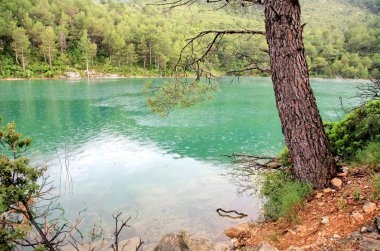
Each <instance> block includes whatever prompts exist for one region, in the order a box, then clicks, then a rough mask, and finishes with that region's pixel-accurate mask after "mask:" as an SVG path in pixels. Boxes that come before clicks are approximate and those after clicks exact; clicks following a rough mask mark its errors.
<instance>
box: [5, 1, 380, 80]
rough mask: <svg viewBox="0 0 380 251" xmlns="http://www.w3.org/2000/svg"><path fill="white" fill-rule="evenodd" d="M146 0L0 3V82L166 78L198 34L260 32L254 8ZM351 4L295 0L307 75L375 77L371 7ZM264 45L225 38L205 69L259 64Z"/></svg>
mask: <svg viewBox="0 0 380 251" xmlns="http://www.w3.org/2000/svg"><path fill="white" fill-rule="evenodd" d="M148 2H154V1H153V0H152V1H127V2H124V1H123V2H120V1H116V0H101V1H96V0H65V1H61V0H12V1H1V2H0V77H1V78H8V77H53V76H58V75H60V74H63V73H64V72H66V71H69V70H83V69H85V68H86V62H87V63H88V64H89V67H90V69H94V70H96V71H98V72H109V73H119V74H125V75H168V74H170V72H171V70H172V67H173V66H174V65H175V63H176V60H177V58H178V56H179V52H180V50H181V48H182V47H183V46H184V45H185V43H186V41H185V40H186V38H189V37H192V36H194V35H196V34H197V32H199V31H202V30H207V29H217V28H218V29H222V28H224V29H227V28H228V29H260V28H261V29H264V28H263V26H264V23H263V16H262V11H261V10H257V9H251V8H243V7H236V8H229V9H223V10H215V9H213V8H215V6H213V5H202V6H199V5H193V6H192V7H191V8H189V7H181V8H178V9H176V11H173V12H163V10H162V8H161V7H158V6H153V5H147V3H148ZM358 2H360V1H350V0H347V1H346V0H334V1H326V0H315V1H313V0H304V1H303V2H302V8H303V21H304V22H305V23H306V26H305V29H304V38H305V47H306V53H307V55H308V58H307V60H308V62H309V68H310V70H311V74H312V76H319V77H344V78H368V77H376V76H378V75H379V74H380V43H379V41H380V17H379V15H378V8H377V7H378V6H377V7H376V3H377V2H376V1H375V2H374V3H375V5H373V6H372V7H371V5H368V4H367V5H365V4H358ZM363 3H364V2H363ZM376 8H377V9H376ZM203 42H204V43H205V44H206V43H207V41H203ZM265 48H266V42H265V38H264V37H263V38H250V37H228V36H226V37H225V38H224V39H223V41H222V43H221V44H220V50H219V52H218V53H217V54H216V56H214V57H213V58H211V59H209V60H208V62H207V64H208V67H209V68H210V70H213V71H217V72H221V73H222V72H225V71H226V70H234V69H239V68H242V67H244V66H245V65H247V64H248V62H249V61H252V60H256V61H257V62H259V63H260V64H262V65H264V66H265V65H266V64H268V57H267V55H266V54H265V53H264V52H263V51H265ZM82 72H83V71H82ZM249 74H252V75H259V74H261V73H259V72H256V71H252V72H249Z"/></svg>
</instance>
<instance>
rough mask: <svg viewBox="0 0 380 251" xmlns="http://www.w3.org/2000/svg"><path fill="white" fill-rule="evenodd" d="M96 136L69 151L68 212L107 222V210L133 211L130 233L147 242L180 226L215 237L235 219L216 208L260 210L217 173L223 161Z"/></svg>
mask: <svg viewBox="0 0 380 251" xmlns="http://www.w3.org/2000/svg"><path fill="white" fill-rule="evenodd" d="M100 138H101V141H102V143H101V144H98V143H97V141H96V140H94V141H89V142H87V143H85V144H84V145H83V146H82V147H81V148H80V149H78V150H77V151H75V152H72V153H71V154H70V157H69V158H70V172H71V177H72V180H73V181H74V184H73V185H74V195H73V196H72V197H70V196H69V195H65V196H64V197H63V204H64V205H70V207H69V208H67V209H66V210H67V212H68V213H69V215H72V216H74V215H75V213H76V212H77V211H79V210H81V209H83V208H84V207H86V208H87V209H88V210H90V211H95V212H97V213H98V214H100V215H101V216H102V218H103V221H104V222H105V223H107V224H111V223H112V222H111V221H108V222H107V219H109V220H110V218H111V217H110V212H116V211H119V210H123V211H124V212H129V213H130V214H131V215H132V216H134V213H135V212H137V213H138V217H137V219H135V220H134V222H133V223H132V225H133V227H132V229H130V230H129V231H130V232H131V233H130V234H131V236H141V237H142V238H143V240H146V242H147V243H148V244H149V243H152V242H153V243H157V242H158V240H159V237H160V236H162V235H164V234H165V233H169V232H178V231H180V230H183V229H186V230H189V231H192V232H196V233H199V234H202V235H205V236H208V237H210V238H214V239H215V238H219V237H220V236H219V237H218V234H219V233H220V232H221V231H222V230H223V229H224V228H225V227H227V226H228V225H230V224H231V223H233V222H238V221H237V220H229V219H227V218H221V217H219V216H218V215H217V213H216V212H215V210H216V209H217V208H219V207H221V208H226V209H235V210H237V211H240V212H246V213H249V215H250V217H249V220H254V219H256V218H257V217H258V216H259V215H260V214H259V211H260V207H261V203H260V200H259V199H252V198H249V197H248V196H246V195H245V194H243V195H240V196H237V190H236V187H234V186H231V183H230V182H229V180H228V179H226V178H225V177H224V176H221V175H220V174H221V173H224V172H225V170H226V169H228V168H229V167H228V166H227V165H217V164H214V163H207V162H204V161H199V160H194V159H192V158H188V157H184V158H179V155H176V154H170V153H166V152H165V151H163V150H161V149H160V148H159V147H157V146H156V145H155V144H154V143H141V142H137V141H135V140H131V139H128V138H126V137H124V136H119V135H101V137H100ZM48 164H49V165H50V166H57V164H58V163H54V161H53V162H50V163H48ZM244 220H247V218H245V219H244Z"/></svg>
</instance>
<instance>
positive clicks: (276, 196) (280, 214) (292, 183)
mask: <svg viewBox="0 0 380 251" xmlns="http://www.w3.org/2000/svg"><path fill="white" fill-rule="evenodd" d="M311 191H312V187H311V186H310V185H309V184H305V183H302V182H300V181H297V180H294V179H292V178H290V177H288V176H286V175H285V173H284V172H282V171H276V172H274V173H267V174H265V175H264V184H263V186H262V188H261V195H262V196H265V197H266V198H267V199H268V201H267V203H266V204H265V206H264V213H265V217H266V218H267V219H268V220H278V219H279V218H286V219H289V220H291V221H296V220H297V211H298V210H297V209H299V208H300V207H301V206H302V204H303V203H304V201H305V199H306V198H307V197H308V196H309V195H310V193H311Z"/></svg>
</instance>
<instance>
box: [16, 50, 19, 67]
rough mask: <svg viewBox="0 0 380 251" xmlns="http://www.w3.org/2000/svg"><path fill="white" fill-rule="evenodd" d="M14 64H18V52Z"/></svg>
mask: <svg viewBox="0 0 380 251" xmlns="http://www.w3.org/2000/svg"><path fill="white" fill-rule="evenodd" d="M16 64H19V62H18V53H17V52H16Z"/></svg>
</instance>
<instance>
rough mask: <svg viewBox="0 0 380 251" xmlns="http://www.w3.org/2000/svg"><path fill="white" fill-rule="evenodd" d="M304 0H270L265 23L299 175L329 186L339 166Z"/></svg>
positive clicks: (285, 128)
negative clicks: (321, 107) (311, 68)
mask: <svg viewBox="0 0 380 251" xmlns="http://www.w3.org/2000/svg"><path fill="white" fill-rule="evenodd" d="M300 17H301V10H300V4H299V1H298V0H267V1H265V26H266V33H267V34H266V37H267V43H268V47H269V55H270V64H271V69H272V82H273V87H274V92H275V97H276V105H277V109H278V111H279V115H280V120H281V124H282V131H283V133H284V135H285V141H286V145H287V146H288V148H289V152H290V155H291V159H292V162H293V169H294V174H295V176H296V177H297V178H298V179H299V180H301V181H305V182H310V183H311V184H312V185H313V186H314V187H315V188H322V187H324V186H326V185H327V184H328V182H329V180H330V178H332V177H333V176H334V175H335V174H336V166H335V160H334V156H333V154H332V152H331V149H330V145H329V142H328V138H327V136H326V133H325V131H324V128H323V123H322V119H321V117H320V115H319V111H318V108H317V104H316V101H315V98H314V94H313V91H312V89H311V87H310V80H309V72H308V67H307V63H306V56H305V49H304V44H303V41H302V29H303V26H302V25H301V18H300Z"/></svg>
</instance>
